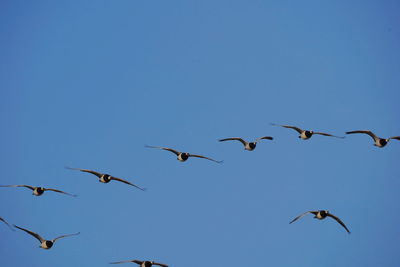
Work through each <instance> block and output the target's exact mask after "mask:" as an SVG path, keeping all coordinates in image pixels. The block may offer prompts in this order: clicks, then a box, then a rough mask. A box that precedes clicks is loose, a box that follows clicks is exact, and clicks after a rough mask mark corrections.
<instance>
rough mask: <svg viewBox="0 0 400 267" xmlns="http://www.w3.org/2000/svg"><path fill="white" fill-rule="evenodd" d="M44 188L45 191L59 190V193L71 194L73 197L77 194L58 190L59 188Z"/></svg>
mask: <svg viewBox="0 0 400 267" xmlns="http://www.w3.org/2000/svg"><path fill="white" fill-rule="evenodd" d="M44 190H45V191H53V192H57V193H61V194H66V195H68V196H71V197H76V195H73V194H70V193H67V192H64V191H61V190H58V189H53V188H45V189H44Z"/></svg>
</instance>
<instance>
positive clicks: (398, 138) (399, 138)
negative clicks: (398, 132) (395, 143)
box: [389, 136, 400, 140]
mask: <svg viewBox="0 0 400 267" xmlns="http://www.w3.org/2000/svg"><path fill="white" fill-rule="evenodd" d="M389 139H396V140H400V136H392V137H390V138H389Z"/></svg>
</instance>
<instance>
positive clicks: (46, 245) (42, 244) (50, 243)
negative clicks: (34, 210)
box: [14, 224, 80, 249]
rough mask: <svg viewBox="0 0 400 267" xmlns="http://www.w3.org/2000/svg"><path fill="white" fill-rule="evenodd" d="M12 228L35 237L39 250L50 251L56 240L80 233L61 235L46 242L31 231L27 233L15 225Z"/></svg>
mask: <svg viewBox="0 0 400 267" xmlns="http://www.w3.org/2000/svg"><path fill="white" fill-rule="evenodd" d="M14 227H16V228H18V229H20V230H22V231H24V232H26V233H28V234H30V235H31V236H33V237H35V238H36V239H37V240H39V241H40V248H43V249H50V248H51V247H52V246H53V245H54V243H55V242H56V241H57V240H58V239H61V238H64V237H68V236H74V235H79V234H80V233H79V232H78V233H75V234H69V235H62V236H59V237H56V238H54V239H52V240H46V239H44V238H43V237H41V236H40V235H39V234H37V233H35V232H32V231H29V230H27V229H24V228H22V227H19V226H16V225H15V224H14Z"/></svg>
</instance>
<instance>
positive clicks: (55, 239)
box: [51, 232, 80, 243]
mask: <svg viewBox="0 0 400 267" xmlns="http://www.w3.org/2000/svg"><path fill="white" fill-rule="evenodd" d="M79 234H80V232H78V233H75V234H69V235H62V236H59V237H56V238H54V239H53V240H51V241H53V243H55V242H56V241H57V240H58V239H61V238H64V237H69V236H74V235H79Z"/></svg>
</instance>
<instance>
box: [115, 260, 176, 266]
mask: <svg viewBox="0 0 400 267" xmlns="http://www.w3.org/2000/svg"><path fill="white" fill-rule="evenodd" d="M128 262H132V263H136V264H138V265H139V266H140V267H151V266H153V265H158V266H161V267H168V265H166V264H163V263H159V262H154V261H140V260H127V261H116V262H110V264H120V263H128Z"/></svg>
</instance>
